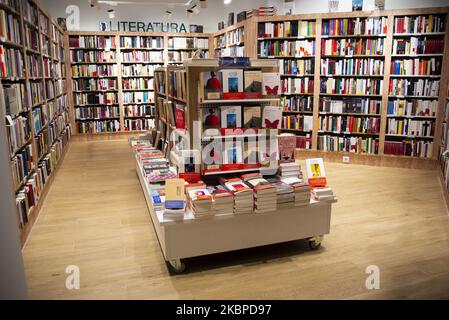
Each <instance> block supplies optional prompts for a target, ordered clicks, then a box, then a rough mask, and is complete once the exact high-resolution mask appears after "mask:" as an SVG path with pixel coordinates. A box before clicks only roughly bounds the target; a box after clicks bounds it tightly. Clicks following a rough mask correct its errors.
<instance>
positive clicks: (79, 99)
mask: <svg viewBox="0 0 449 320" xmlns="http://www.w3.org/2000/svg"><path fill="white" fill-rule="evenodd" d="M74 99H75V105H78V106H82V105H88V104H116V103H118V99H117V94H116V93H113V92H107V93H77V94H75V95H74Z"/></svg>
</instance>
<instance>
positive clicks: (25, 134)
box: [6, 116, 32, 154]
mask: <svg viewBox="0 0 449 320" xmlns="http://www.w3.org/2000/svg"><path fill="white" fill-rule="evenodd" d="M6 133H7V137H8V142H9V151H10V153H11V154H13V153H14V152H15V151H16V150H18V149H20V148H21V147H22V146H24V145H25V144H26V143H27V142H28V141H29V139H30V138H31V135H32V132H31V125H30V120H29V118H28V117H23V116H18V117H17V118H14V119H13V118H12V117H11V116H6Z"/></svg>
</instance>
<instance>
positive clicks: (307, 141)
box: [296, 134, 312, 150]
mask: <svg viewBox="0 0 449 320" xmlns="http://www.w3.org/2000/svg"><path fill="white" fill-rule="evenodd" d="M296 148H297V149H306V150H310V149H312V137H311V136H310V134H306V135H305V136H301V135H297V136H296Z"/></svg>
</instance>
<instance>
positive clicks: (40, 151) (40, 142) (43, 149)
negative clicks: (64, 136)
mask: <svg viewBox="0 0 449 320" xmlns="http://www.w3.org/2000/svg"><path fill="white" fill-rule="evenodd" d="M34 144H35V146H36V153H37V158H38V159H41V158H42V157H43V156H44V155H45V154H46V153H47V151H48V146H49V145H50V141H49V136H48V132H47V129H44V130H42V131H41V132H40V133H39V134H38V135H36V136H35V137H34Z"/></svg>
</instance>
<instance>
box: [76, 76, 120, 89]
mask: <svg viewBox="0 0 449 320" xmlns="http://www.w3.org/2000/svg"><path fill="white" fill-rule="evenodd" d="M72 90H73V91H107V90H117V79H95V78H89V79H86V78H82V79H73V80H72Z"/></svg>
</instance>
